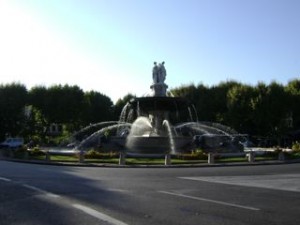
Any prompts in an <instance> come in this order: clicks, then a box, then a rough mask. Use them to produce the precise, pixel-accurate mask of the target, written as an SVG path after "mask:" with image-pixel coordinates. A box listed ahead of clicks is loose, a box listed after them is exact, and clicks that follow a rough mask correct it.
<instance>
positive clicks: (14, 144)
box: [0, 138, 24, 148]
mask: <svg viewBox="0 0 300 225" xmlns="http://www.w3.org/2000/svg"><path fill="white" fill-rule="evenodd" d="M23 144H24V139H23V138H6V139H5V141H3V142H2V143H0V147H9V148H18V147H21V146H22V145H23Z"/></svg>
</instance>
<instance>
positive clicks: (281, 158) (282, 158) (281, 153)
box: [278, 151, 285, 161]
mask: <svg viewBox="0 0 300 225" xmlns="http://www.w3.org/2000/svg"><path fill="white" fill-rule="evenodd" d="M278 160H279V161H284V160H285V155H284V152H283V151H281V152H279V153H278Z"/></svg>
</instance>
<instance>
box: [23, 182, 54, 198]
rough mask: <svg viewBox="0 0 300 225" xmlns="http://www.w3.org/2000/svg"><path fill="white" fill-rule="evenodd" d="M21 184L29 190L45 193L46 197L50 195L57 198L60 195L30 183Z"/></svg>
mask: <svg viewBox="0 0 300 225" xmlns="http://www.w3.org/2000/svg"><path fill="white" fill-rule="evenodd" d="M22 186H23V187H25V188H28V189H30V190H33V191H37V192H40V193H42V194H45V195H47V196H48V197H51V198H59V197H60V196H59V195H57V194H53V193H51V192H48V191H45V190H43V189H40V188H38V187H34V186H31V185H28V184H22Z"/></svg>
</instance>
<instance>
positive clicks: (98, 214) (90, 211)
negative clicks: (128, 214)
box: [72, 204, 127, 225]
mask: <svg viewBox="0 0 300 225" xmlns="http://www.w3.org/2000/svg"><path fill="white" fill-rule="evenodd" d="M72 206H73V207H74V208H76V209H79V210H81V211H83V212H85V213H87V214H89V215H91V216H93V217H95V218H97V219H100V220H102V221H105V222H108V223H109V224H112V225H127V223H124V222H122V221H120V220H117V219H115V218H113V217H110V216H108V215H106V214H104V213H101V212H99V211H97V210H94V209H92V208H89V207H87V206H84V205H80V204H73V205H72Z"/></svg>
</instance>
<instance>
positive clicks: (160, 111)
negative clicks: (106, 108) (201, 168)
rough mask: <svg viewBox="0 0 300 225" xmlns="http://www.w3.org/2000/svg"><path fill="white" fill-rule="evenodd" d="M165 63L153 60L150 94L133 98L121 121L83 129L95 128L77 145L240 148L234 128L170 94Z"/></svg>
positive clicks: (153, 149)
mask: <svg viewBox="0 0 300 225" xmlns="http://www.w3.org/2000/svg"><path fill="white" fill-rule="evenodd" d="M164 64H165V63H164V62H162V63H160V64H157V63H156V62H154V66H153V70H152V78H153V83H152V85H151V86H150V89H151V94H149V96H147V97H139V98H134V99H131V100H130V101H129V102H128V103H127V104H126V105H125V106H124V108H123V110H122V113H121V115H120V119H119V121H115V122H114V121H112V122H102V123H99V124H95V125H91V126H89V127H87V128H85V129H83V130H88V129H94V130H95V132H94V133H93V134H92V135H90V136H88V137H86V138H85V139H83V140H82V141H81V142H80V143H79V145H78V146H77V149H80V150H82V149H87V148H90V147H94V146H101V147H103V148H105V149H110V150H115V151H120V152H126V154H165V155H166V154H168V155H169V154H177V153H180V152H189V151H191V150H192V149H195V148H197V147H200V148H201V149H203V150H206V151H208V152H216V151H218V152H220V151H223V152H224V151H226V150H228V151H230V152H232V151H241V150H242V148H241V144H240V141H239V137H240V135H239V134H238V133H237V132H236V131H235V130H233V129H231V128H229V127H226V126H224V125H221V124H217V123H210V122H199V121H198V117H197V112H196V110H195V107H194V106H193V104H191V102H189V100H187V99H184V98H180V97H168V96H167V89H168V85H167V84H166V83H165V80H166V75H167V73H166V69H165V66H164ZM79 133H80V132H79ZM77 134H78V133H77ZM75 137H76V136H75Z"/></svg>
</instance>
